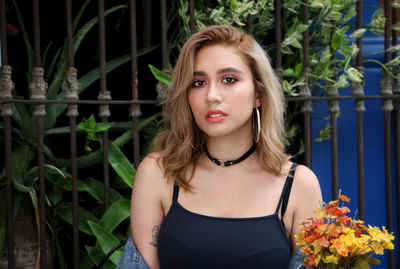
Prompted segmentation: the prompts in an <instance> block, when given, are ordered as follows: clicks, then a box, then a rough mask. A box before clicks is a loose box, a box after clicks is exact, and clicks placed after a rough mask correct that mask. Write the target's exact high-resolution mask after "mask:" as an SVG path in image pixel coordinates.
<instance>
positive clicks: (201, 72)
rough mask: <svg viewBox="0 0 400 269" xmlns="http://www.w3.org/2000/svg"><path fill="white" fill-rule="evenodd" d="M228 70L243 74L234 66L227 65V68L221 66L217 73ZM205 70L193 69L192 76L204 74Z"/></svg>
mask: <svg viewBox="0 0 400 269" xmlns="http://www.w3.org/2000/svg"><path fill="white" fill-rule="evenodd" d="M228 72H233V73H239V74H243V71H242V70H240V69H238V68H235V67H227V68H222V69H219V70H218V71H217V74H223V73H228ZM205 74H206V72H204V71H194V72H193V76H204V75H205Z"/></svg>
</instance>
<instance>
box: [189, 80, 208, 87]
mask: <svg viewBox="0 0 400 269" xmlns="http://www.w3.org/2000/svg"><path fill="white" fill-rule="evenodd" d="M204 84H205V82H204V81H203V80H195V81H193V82H192V87H194V88H195V87H201V86H203V85H204Z"/></svg>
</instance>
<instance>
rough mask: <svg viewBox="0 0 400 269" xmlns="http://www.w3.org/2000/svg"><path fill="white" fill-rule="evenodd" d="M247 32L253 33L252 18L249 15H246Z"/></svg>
mask: <svg viewBox="0 0 400 269" xmlns="http://www.w3.org/2000/svg"><path fill="white" fill-rule="evenodd" d="M247 32H248V33H249V34H252V33H253V16H252V15H251V14H249V15H247Z"/></svg>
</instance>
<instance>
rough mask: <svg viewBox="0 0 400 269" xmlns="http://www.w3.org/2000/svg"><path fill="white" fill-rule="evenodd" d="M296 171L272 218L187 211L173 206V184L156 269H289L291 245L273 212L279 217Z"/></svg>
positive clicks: (175, 197)
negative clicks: (217, 215)
mask: <svg viewBox="0 0 400 269" xmlns="http://www.w3.org/2000/svg"><path fill="white" fill-rule="evenodd" d="M295 167H296V164H294V165H293V166H292V167H291V169H290V172H289V175H288V177H287V178H286V182H285V185H284V188H283V191H282V194H281V197H280V199H279V202H278V206H277V208H276V211H275V214H271V215H268V216H263V217H252V218H223V217H212V216H206V215H202V214H197V213H194V212H191V211H188V210H186V209H185V208H183V207H182V206H181V205H180V204H179V203H178V201H177V200H178V192H179V188H178V186H177V185H175V186H174V192H173V201H172V205H171V208H170V210H169V212H168V214H167V216H166V217H165V220H164V222H163V224H162V227H161V231H160V234H159V241H158V257H159V261H160V265H161V269H170V268H174V269H179V268H185V269H189V268H190V269H192V268H193V269H195V268H201V269H212V268H218V269H221V268H229V269H235V268H241V269H250V268H268V269H279V268H282V269H286V268H288V266H289V260H290V252H291V244H290V241H289V239H288V238H287V236H286V232H285V227H284V225H283V221H282V220H281V219H280V218H279V215H278V212H279V208H281V216H282V218H283V215H284V213H285V210H286V206H287V202H288V200H289V194H290V189H291V186H292V182H293V175H294V169H295Z"/></svg>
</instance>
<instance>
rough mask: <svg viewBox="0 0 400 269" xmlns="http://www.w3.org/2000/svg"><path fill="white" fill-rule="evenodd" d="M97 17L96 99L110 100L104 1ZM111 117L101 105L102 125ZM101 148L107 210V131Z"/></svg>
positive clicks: (108, 176)
mask: <svg viewBox="0 0 400 269" xmlns="http://www.w3.org/2000/svg"><path fill="white" fill-rule="evenodd" d="M98 15H99V47H100V51H99V53H100V55H99V58H100V93H99V97H98V99H100V100H110V99H111V94H110V92H108V91H107V82H106V31H105V19H104V0H99V1H98ZM110 115H111V113H110V110H109V108H108V105H101V106H100V112H99V116H100V117H101V121H102V122H103V123H107V122H108V120H107V118H108V117H109V116H110ZM102 148H103V183H104V207H105V208H106V209H107V208H108V207H109V206H110V192H109V190H110V174H109V165H108V131H107V130H106V131H104V132H103V133H102Z"/></svg>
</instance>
